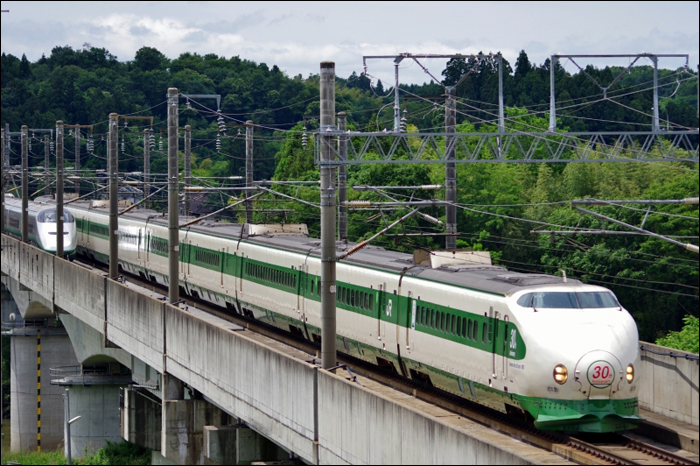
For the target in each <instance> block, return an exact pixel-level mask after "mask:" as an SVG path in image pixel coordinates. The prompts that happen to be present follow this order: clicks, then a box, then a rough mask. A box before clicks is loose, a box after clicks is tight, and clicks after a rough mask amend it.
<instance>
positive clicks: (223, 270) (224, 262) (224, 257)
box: [221, 247, 228, 288]
mask: <svg viewBox="0 0 700 466" xmlns="http://www.w3.org/2000/svg"><path fill="white" fill-rule="evenodd" d="M227 266H228V247H226V248H221V288H223V287H224V278H225V275H226V269H227Z"/></svg>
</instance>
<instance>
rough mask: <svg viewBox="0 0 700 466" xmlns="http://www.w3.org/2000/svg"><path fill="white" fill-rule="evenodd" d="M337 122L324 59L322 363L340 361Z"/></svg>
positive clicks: (329, 65) (331, 69)
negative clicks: (337, 345)
mask: <svg viewBox="0 0 700 466" xmlns="http://www.w3.org/2000/svg"><path fill="white" fill-rule="evenodd" d="M333 123H335V63H334V62H327V61H324V62H321V126H320V128H319V136H320V139H321V366H322V368H323V369H331V368H333V367H335V365H336V349H335V335H336V317H335V305H336V295H335V290H336V281H335V265H336V264H335V261H336V257H335V252H336V251H335V193H334V192H333V179H332V177H333V168H332V165H331V163H332V162H333V153H332V150H331V148H332V144H333V136H332V133H333V130H334V129H335V128H334V124H333Z"/></svg>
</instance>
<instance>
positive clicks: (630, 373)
mask: <svg viewBox="0 0 700 466" xmlns="http://www.w3.org/2000/svg"><path fill="white" fill-rule="evenodd" d="M625 378H626V379H627V383H632V381H633V380H634V366H633V365H632V364H630V365H629V366H627V373H626V374H625Z"/></svg>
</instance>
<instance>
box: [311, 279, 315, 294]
mask: <svg viewBox="0 0 700 466" xmlns="http://www.w3.org/2000/svg"><path fill="white" fill-rule="evenodd" d="M311 294H314V281H313V279H312V280H311Z"/></svg>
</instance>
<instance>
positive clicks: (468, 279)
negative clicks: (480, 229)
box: [73, 201, 582, 296]
mask: <svg viewBox="0 0 700 466" xmlns="http://www.w3.org/2000/svg"><path fill="white" fill-rule="evenodd" d="M73 205H74V206H75V208H79V209H89V210H92V211H97V212H100V213H102V214H105V215H106V214H108V213H109V210H108V209H107V208H106V207H98V208H93V207H91V204H90V203H89V202H84V201H77V202H75V203H74V204H73ZM124 216H125V217H127V218H130V219H134V220H140V221H144V222H146V221H148V222H149V223H153V224H156V225H160V226H163V227H165V228H167V227H168V218H167V217H166V216H165V215H164V214H161V213H158V212H156V211H153V210H149V209H135V210H132V211H130V212H128V213H127V214H124ZM193 219H194V217H180V223H185V222H186V221H189V220H193ZM187 229H189V230H190V231H196V232H198V233H202V234H205V235H215V236H220V237H224V238H230V239H238V238H241V237H243V236H244V234H245V230H244V225H243V224H236V223H225V222H216V221H210V220H206V219H205V220H202V221H201V222H199V223H197V224H195V225H192V226H189V227H187ZM246 241H249V242H251V243H253V244H259V245H262V246H267V247H271V248H278V249H287V250H293V251H298V252H300V253H303V254H310V255H312V256H317V257H320V256H321V241H320V240H319V239H318V238H311V237H308V236H306V235H293V234H281V235H279V234H264V235H259V236H247V237H246ZM356 244H357V243H353V242H340V241H338V242H336V252H337V254H338V255H340V254H343V253H345V252H346V251H347V250H349V249H350V248H352V247H354V246H355V245H356ZM342 262H347V263H351V264H357V265H360V266H364V267H370V268H374V269H379V270H385V271H389V272H394V273H402V272H404V270H405V276H406V277H417V278H420V279H425V280H431V281H438V282H443V283H449V284H452V285H456V286H461V287H465V288H470V289H475V290H480V291H486V292H489V293H494V294H498V295H504V296H509V295H511V294H513V293H516V292H518V291H524V290H526V289H528V288H534V287H539V286H542V285H546V286H548V287H552V286H555V287H557V286H561V287H567V286H568V287H570V286H572V285H573V286H576V285H581V284H582V282H581V281H579V280H575V279H568V280H567V282H566V283H564V282H563V280H562V278H561V277H556V276H554V275H545V274H527V273H520V272H513V271H509V270H508V269H506V268H505V267H500V266H494V265H483V264H479V265H474V264H465V265H454V264H452V265H445V266H442V267H438V268H431V267H430V266H423V265H414V262H413V256H412V255H411V254H406V253H401V252H397V251H391V250H388V249H385V248H382V247H379V246H372V245H369V246H365V247H364V248H363V249H361V250H359V251H357V252H355V253H354V254H352V255H351V256H349V257H348V258H346V259H343V261H342Z"/></svg>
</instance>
